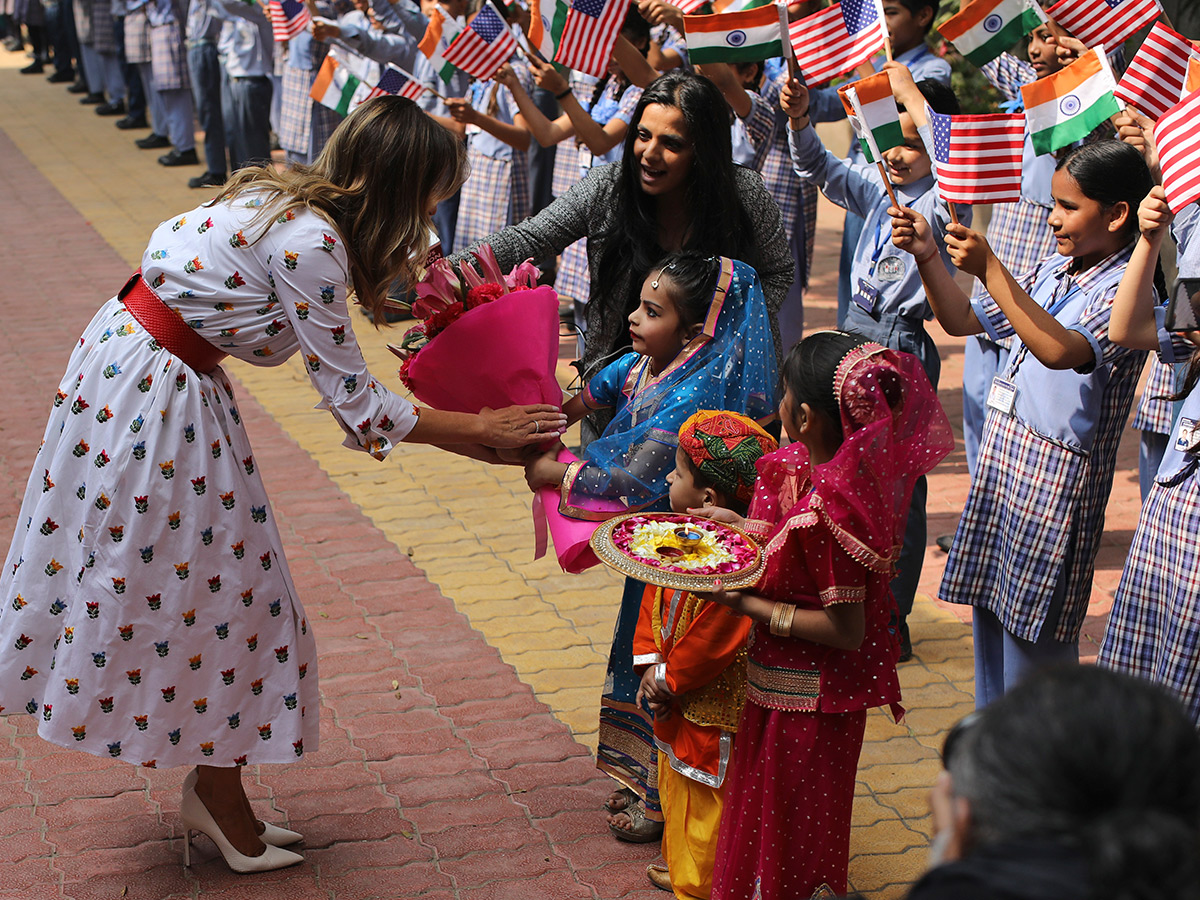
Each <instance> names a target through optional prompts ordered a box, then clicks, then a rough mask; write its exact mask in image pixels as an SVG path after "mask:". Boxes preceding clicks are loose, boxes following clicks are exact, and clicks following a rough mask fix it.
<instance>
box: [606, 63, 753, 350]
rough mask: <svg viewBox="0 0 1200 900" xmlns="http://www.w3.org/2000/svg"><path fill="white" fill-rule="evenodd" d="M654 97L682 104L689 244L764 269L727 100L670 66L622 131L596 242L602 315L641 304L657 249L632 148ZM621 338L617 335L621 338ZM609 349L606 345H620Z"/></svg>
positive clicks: (653, 208)
mask: <svg viewBox="0 0 1200 900" xmlns="http://www.w3.org/2000/svg"><path fill="white" fill-rule="evenodd" d="M651 104H657V105H661V106H666V107H670V108H673V109H678V110H679V111H680V113H682V115H683V121H684V125H685V128H686V131H687V133H686V135H685V137H686V138H687V139H688V140H689V141H690V142H691V145H692V150H693V154H694V155H693V158H692V166H691V172H690V173H689V175H688V179H687V188H686V191H685V196H684V205H685V207H686V213H687V215H686V220H687V221H688V222H689V223H690V227H689V230H688V233H687V237H686V247H685V249H688V250H695V251H699V252H701V253H706V254H718V253H719V254H722V255H725V256H730V257H733V258H734V259H740V260H743V261H745V262H746V263H748V264H749V265H751V266H753V267H755V268H759V267H760V266H761V262H762V257H761V250H760V248H759V246H758V244H757V242H756V241H755V239H754V236H755V230H754V223H753V222H752V221H751V220H750V216H749V214H748V213H747V212H746V209H745V207H744V206H743V205H742V200H741V192H740V191H739V190H738V184H737V179H736V176H735V174H734V171H735V169H734V164H733V144H732V140H731V138H730V134H729V105H728V104H727V103H726V102H725V97H724V96H723V95H722V94H721V92H720V90H718V89H717V86H716V85H714V84H713V83H712V82H711V81H709V80H708V79H707V78H705V77H704V76H702V75H695V74H692V73H690V72H684V71H673V72H668V73H667V74H666V75H663V76H661V77H660V78H656V79H655V80H654V81H652V82H651V83H650V86H649V87H647V88H646V90H645V92H643V94H642V97H641V99H640V100H639V101H638V105H637V108H636V109H635V110H634V113H633V120H632V124H631V125H630V126H629V131H628V133H627V134H626V136H625V148H624V149H625V152H624V155H623V158H622V160H621V162H620V163H617V165H619V166H620V175H619V176H618V178H617V184H616V190H615V191H614V192H613V197H612V215H611V216H610V217H609V218H608V220H607V224H606V225H605V227H604V229H603V230H602V232H601V233H600V235H598V239H597V240H596V241H595V246H603V247H604V251H603V253H602V254H601V255H600V259H599V260H598V261H597V265H596V277H595V278H593V279H592V284H593V285H594V290H595V291H596V293H595V294H593V296H592V301H591V302H592V303H593V304H595V303H599V304H600V306H599V316H600V321H601V322H602V323H603V322H604V321H605V320H606V319H608V318H609V317H611V316H617V315H619V316H621V317H622V318H623V317H625V316H627V315H629V313H630V312H631V311H632V310H633V308H634V307H635V306H636V305H637V302H638V294H639V293H640V291H641V286H642V280H643V279H644V278H645V277H646V275H647V273H648V272H649V271H650V267H651V266H652V265H653V264H654V262H655V260H657V259H658V258H659V257H660V256H662V255H663V248H662V247H660V246H659V243H658V214H657V204H656V202H655V198H653V197H651V196H650V195H648V194H647V193H645V191H643V190H642V187H641V172H640V165H639V163H638V160H637V158H636V156H635V155H634V143H635V142H636V141H637V135H638V129H639V123H640V122H641V119H642V114H643V113H644V112H645V109H646V107H647V106H650V105H651ZM629 270H632V273H633V278H632V280H631V285H630V292H629V294H628V295H627V296H615V295H613V294H611V293H609V292H610V291H612V290H614V287H613V286H614V285H618V284H623V283H624V279H623V278H622V273H624V272H626V271H629ZM620 340H623V337H620V336H619V337H618V342H619V341H620ZM616 346H617V344H614V346H613V347H607V348H604V349H605V351H606V352H607V351H609V350H614V349H616Z"/></svg>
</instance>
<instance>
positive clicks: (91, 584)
mask: <svg viewBox="0 0 1200 900" xmlns="http://www.w3.org/2000/svg"><path fill="white" fill-rule="evenodd" d="M255 205H256V200H255V199H253V198H251V199H250V200H249V201H247V200H245V199H239V200H238V201H235V205H234V206H228V205H222V206H216V207H211V208H206V207H199V208H197V209H195V210H193V211H191V212H189V213H187V214H186V215H183V216H180V217H179V218H178V219H173V220H170V221H167V222H164V223H163V224H162V225H160V226H159V227H158V228H157V229H156V230H155V232H154V234H153V236H152V238H151V240H150V244H149V246H148V248H147V250H146V252H145V254H144V256H143V258H142V272H143V275H144V277H145V279H146V280H147V282H149V283H150V285H151V286H152V287H154V289H155V290H156V291H157V292H158V294H159V296H160V297H162V298H163V300H164V302H166V304H167V305H168V306H171V307H173V308H175V309H176V310H178V312H179V313H180V314H181V315H182V316H183V318H184V319H185V320H186V321H187V322H188V324H189V325H191V327H192V328H194V329H195V330H196V331H197V332H198V333H199V334H200V335H201V336H202V337H204V338H205V339H207V340H209V341H210V342H211V343H214V344H218V345H220V346H221V347H222V348H223V349H225V350H226V351H227V352H228V353H229V354H230V355H232V356H235V357H237V358H239V359H242V360H245V361H246V362H250V363H253V364H256V365H276V364H278V363H280V362H282V361H283V360H284V359H286V358H287V357H289V356H290V355H291V354H292V353H293V352H295V351H296V350H300V351H301V352H302V353H303V354H304V358H305V362H306V365H307V368H308V371H309V374H310V376H311V378H312V381H313V384H314V385H315V386H316V388H317V390H318V391H319V392H320V394H321V395H322V397H323V401H324V405H325V406H327V407H328V408H329V409H330V411H331V412H332V413H333V415H334V417H335V418H336V419H337V420H338V422H339V424H341V425H342V427H343V429H345V431H346V433H347V435H348V437H347V440H346V444H347V446H351V447H358V448H361V449H364V450H366V451H368V452H370V453H371V454H372V455H373V456H376V457H378V458H382V457H383V456H385V455H386V454H387V453H388V452H389V451H390V450H391V448H392V446H393V442H395V441H398V440H400V439H401V438H402V437H403V436H404V435H406V434H407V433H408V431H409V430H410V429H411V428H412V426H413V423H414V422H415V416H414V413H413V409H412V406H411V404H409V403H408V402H407V401H406V400H404V399H402V398H400V397H398V396H396V395H394V394H392V393H391V392H389V391H388V390H386V389H385V388H384V387H383V386H382V385H379V384H378V383H377V382H376V381H375V380H374V379H372V378H371V376H370V373H369V372H368V371H367V369H366V365H365V363H364V362H363V358H362V354H361V353H360V351H359V349H358V345H357V343H356V341H355V337H354V331H353V327H352V323H351V319H350V315H349V312H348V309H347V305H346V294H347V284H348V282H349V276H348V265H347V258H346V253H345V250H344V249H343V247H342V240H341V237H340V236H339V235H338V234H337V232H336V231H335V230H334V229H333V228H331V227H330V226H329V224H328V223H327V222H325V221H324V220H322V219H321V218H320V217H318V216H317V215H315V214H314V213H312V212H310V211H308V210H303V209H302V210H299V211H297V212H295V213H294V214H291V215H289V216H287V217H286V218H281V219H280V220H279V221H277V222H276V223H275V224H273V225H272V227H271V229H270V230H269V231H268V232H267V233H266V235H265V237H263V238H262V239H261V240H258V241H253V238H254V237H255V236H257V234H258V233H259V231H260V226H257V225H256V226H253V227H252V226H251V221H250V220H251V218H252V216H253V214H254V212H255ZM47 399H50V398H47ZM0 604H2V605H0V711H2V712H3V713H6V714H7V713H18V712H27V713H30V714H34V715H37V716H38V717H39V720H40V721H39V726H38V731H39V733H40V734H41V736H42V737H44V738H46V739H47V740H49V741H52V742H54V743H57V744H62V745H64V746H68V747H76V748H79V749H81V750H86V751H88V752H90V753H94V754H97V755H105V756H113V757H119V758H121V759H125V760H127V761H129V762H133V763H140V764H143V765H157V766H176V765H194V764H197V763H205V764H208V765H216V766H233V765H244V764H247V763H251V764H253V763H269V762H286V761H288V760H292V759H296V758H297V757H298V756H300V755H302V754H303V752H304V750H305V749H309V750H312V749H315V747H316V743H317V714H316V713H317V702H318V694H317V678H316V675H317V673H316V650H315V645H314V642H313V637H312V634H311V632H310V631H309V627H308V624H307V622H306V621H305V617H304V610H303V608H302V607H301V605H300V601H299V598H298V597H297V595H296V591H295V587H294V586H293V584H292V580H291V578H290V576H289V575H288V570H287V563H286V560H285V559H284V556H283V549H282V544H281V542H280V538H279V533H278V530H277V529H276V526H275V521H274V518H273V516H272V515H271V509H270V505H269V503H268V501H267V495H266V491H265V489H264V487H263V484H262V481H261V479H260V476H259V474H258V471H257V468H256V465H255V461H254V455H253V452H252V451H251V448H250V445H249V442H248V440H247V437H246V432H245V430H244V428H243V427H242V424H241V419H240V417H239V415H238V411H237V403H236V399H235V397H234V394H233V390H232V386H231V384H230V382H229V380H228V378H227V377H226V376H225V374H224V372H223V371H222V370H221V369H219V368H218V369H217V370H215V371H214V372H212V373H210V374H208V375H201V374H198V373H196V372H195V371H193V370H192V369H190V368H188V367H187V366H185V365H184V364H183V363H182V362H181V361H180V360H179V359H177V358H175V357H174V356H172V355H171V354H170V353H169V352H168V351H166V350H164V349H163V348H162V347H160V346H159V344H158V342H157V341H155V340H154V339H153V338H152V337H151V336H150V335H149V334H147V333H146V331H145V329H143V328H142V326H141V325H139V324H138V323H137V322H136V321H135V320H134V319H133V318H132V316H131V315H130V314H129V312H128V311H126V309H125V307H124V306H123V305H122V304H121V303H120V302H119V301H117V300H116V299H112V300H109V301H108V302H107V303H105V304H104V306H102V307H101V309H100V310H99V312H98V313H97V314H96V316H95V317H94V318H93V319H92V321H91V323H90V324H89V325H88V326H87V328H86V329H85V330H84V333H83V335H82V336H81V337H80V339H79V342H78V344H76V346H75V349H74V351H73V353H72V355H71V359H70V362H69V363H68V365H67V370H66V373H65V375H64V376H63V380H62V382H61V384H60V385H59V387H58V391H57V394H56V396H55V397H54V398H53V407H52V408H51V410H50V421H49V423H48V425H47V428H46V433H45V436H44V438H43V441H42V446H41V449H40V450H39V452H38V456H37V459H36V460H35V462H34V468H33V472H32V474H31V476H30V480H29V485H28V487H27V489H26V492H25V498H24V501H23V504H22V507H21V512H20V514H19V517H18V521H17V529H16V534H15V536H14V538H13V542H12V546H11V548H10V550H9V553H8V558H7V561H6V563H5V566H4V570H3V572H2V573H0Z"/></svg>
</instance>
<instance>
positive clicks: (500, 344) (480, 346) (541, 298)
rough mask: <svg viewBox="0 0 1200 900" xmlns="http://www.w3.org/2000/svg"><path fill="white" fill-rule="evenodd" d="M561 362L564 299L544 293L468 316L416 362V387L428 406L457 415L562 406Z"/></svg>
mask: <svg viewBox="0 0 1200 900" xmlns="http://www.w3.org/2000/svg"><path fill="white" fill-rule="evenodd" d="M557 363H558V295H557V294H556V293H555V292H554V289H553V288H551V287H546V286H542V287H536V288H533V289H531V290H525V291H515V292H513V293H509V294H505V295H504V296H502V297H497V298H496V299H495V300H493V301H492V302H491V303H484V304H483V305H481V306H477V307H475V308H474V309H469V310H467V311H466V312H465V313H463V314H462V315H461V316H459V317H458V318H457V319H455V320H454V322H453V323H452V324H451V325H450V326H449V327H448V328H447V329H446V330H445V331H442V332H440V333H439V334H438V335H437V336H436V337H434V338H433V339H432V340H431V341H430V342H429V343H428V344H426V345H425V346H424V347H422V348H421V350H420V352H419V353H417V354H415V355H414V356H413V358H412V360H411V361H410V362H409V364H408V383H409V385H410V386H411V387H412V392H413V394H414V395H415V396H416V398H417V399H418V400H420V401H421V402H422V403H427V404H429V405H430V406H432V407H434V408H435V409H446V410H450V411H452V412H469V413H477V412H479V410H481V409H483V408H484V407H485V406H488V407H491V408H492V409H502V408H503V407H505V406H512V405H514V404H527V403H550V404H552V405H554V406H562V398H563V393H562V388H560V387H559V386H558V379H557V378H556V377H555V375H554V369H555V366H556V365H557Z"/></svg>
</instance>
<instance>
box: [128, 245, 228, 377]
mask: <svg viewBox="0 0 1200 900" xmlns="http://www.w3.org/2000/svg"><path fill="white" fill-rule="evenodd" d="M117 299H118V300H120V301H121V302H122V303H124V304H125V308H126V309H127V310H129V312H130V314H131V315H132V316H133V317H134V318H135V319H137V321H138V324H139V325H141V326H142V327H143V328H145V329H146V331H148V332H149V333H150V336H151V337H153V338H154V339H155V340H156V341H158V342H159V343H160V344H161V345H162V346H163V349H164V350H166V351H167V352H168V353H170V354H171V355H172V356H174V357H176V358H177V359H179V360H180V361H182V362H183V364H184V365H186V366H187V367H188V368H190V369H193V370H195V371H197V372H201V373H208V372H211V371H212V370H213V369H215V368H216V367H217V366H219V365H220V364H221V360H223V359H224V358H225V357H226V356H228V355H229V354H228V353H226V352H225V351H224V350H221V349H219V348H217V347H214V346H213V345H212V344H210V343H209V342H208V341H206V340H205V339H204V338H202V337H200V335H198V334H197V333H196V332H195V330H194V329H192V328H189V327H188V324H187V323H186V322H184V321H183V317H182V316H180V315H179V313H177V312H175V310H173V309H171V308H170V307H169V306H167V304H165V303H163V301H162V298H161V297H159V296H158V294H156V293H155V292H154V289H153V288H151V287H150V285H148V284H146V279H144V278H143V277H142V270H141V269H138V270H137V271H136V272H134V273H133V275H132V276H131V277H130V279H129V280H128V281H127V282H125V287H123V288H121V291H120V293H118V294H117Z"/></svg>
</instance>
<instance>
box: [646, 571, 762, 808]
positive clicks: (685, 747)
mask: <svg viewBox="0 0 1200 900" xmlns="http://www.w3.org/2000/svg"><path fill="white" fill-rule="evenodd" d="M750 625H751V622H750V620H749V619H747V618H746V617H745V616H739V615H736V614H733V613H730V612H729V611H728V610H727V609H725V607H723V606H721V605H719V604H717V603H712V602H711V601H706V600H702V599H700V598H698V597H696V596H695V595H694V594H690V593H687V592H684V591H675V590H671V589H670V588H659V587H654V586H653V585H651V586H648V587H647V588H646V592H645V594H644V595H643V596H642V609H641V616H640V618H639V619H638V625H637V632H636V633H635V635H634V638H633V664H634V669H635V670H636V671H638V672H639V673H640V672H644V671H645V669H646V667H647V666H650V665H658V664H659V663H662V664H664V665H665V681H666V685H667V687H668V688H669V689H670V690H671V692H672V693H673V694H675V703H674V705H673V714H672V715H670V716H656V717H655V719H654V737H655V742H656V743H657V744H658V748H659V750H661V751H662V752H663V753H665V754H666V755H667V758H668V760H669V761H670V764H671V768H673V769H674V770H675V771H677V772H679V773H680V774H681V775H686V776H687V777H689V778H692V779H694V780H696V781H700V782H702V783H704V784H707V785H709V786H711V787H720V786H721V783H722V782H723V781H724V780H725V767H726V764H727V763H728V760H729V752H730V746H731V743H732V733H733V732H734V731H736V730H737V720H738V716H739V715H740V714H741V709H742V703H743V702H744V699H745V683H746V679H745V656H746V640H747V637H748V635H749V634H750Z"/></svg>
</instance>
